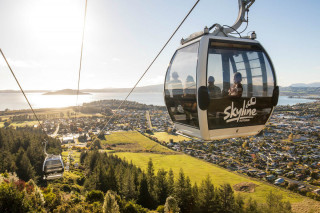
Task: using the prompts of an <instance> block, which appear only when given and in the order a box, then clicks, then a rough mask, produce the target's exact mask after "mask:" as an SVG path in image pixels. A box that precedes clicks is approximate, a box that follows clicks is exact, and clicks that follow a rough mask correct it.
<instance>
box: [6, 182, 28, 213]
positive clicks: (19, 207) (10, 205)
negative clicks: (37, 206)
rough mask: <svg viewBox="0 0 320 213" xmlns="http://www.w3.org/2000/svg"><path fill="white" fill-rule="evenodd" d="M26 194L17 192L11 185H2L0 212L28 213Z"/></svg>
mask: <svg viewBox="0 0 320 213" xmlns="http://www.w3.org/2000/svg"><path fill="white" fill-rule="evenodd" d="M27 211H28V207H27V206H26V204H25V203H24V193H23V192H22V191H21V192H20V191H19V190H17V189H16V188H15V187H14V186H13V185H12V184H11V183H5V182H2V183H1V184H0V212H27Z"/></svg>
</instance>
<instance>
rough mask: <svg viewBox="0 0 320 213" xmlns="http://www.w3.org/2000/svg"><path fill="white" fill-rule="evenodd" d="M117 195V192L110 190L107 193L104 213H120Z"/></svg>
mask: <svg viewBox="0 0 320 213" xmlns="http://www.w3.org/2000/svg"><path fill="white" fill-rule="evenodd" d="M116 195H117V193H116V192H113V191H110V190H109V191H108V192H107V194H106V196H105V197H104V203H103V213H120V210H119V205H118V202H117V200H116Z"/></svg>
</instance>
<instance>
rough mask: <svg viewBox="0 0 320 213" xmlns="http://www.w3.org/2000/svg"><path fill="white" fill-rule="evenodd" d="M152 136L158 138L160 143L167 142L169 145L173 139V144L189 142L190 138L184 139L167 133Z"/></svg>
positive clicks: (156, 133) (157, 133)
mask: <svg viewBox="0 0 320 213" xmlns="http://www.w3.org/2000/svg"><path fill="white" fill-rule="evenodd" d="M152 136H154V137H156V138H158V140H159V141H165V142H167V143H169V142H170V139H172V140H173V142H180V141H184V140H189V138H186V137H183V136H181V135H171V134H168V133H167V132H155V133H154V134H153V135H152Z"/></svg>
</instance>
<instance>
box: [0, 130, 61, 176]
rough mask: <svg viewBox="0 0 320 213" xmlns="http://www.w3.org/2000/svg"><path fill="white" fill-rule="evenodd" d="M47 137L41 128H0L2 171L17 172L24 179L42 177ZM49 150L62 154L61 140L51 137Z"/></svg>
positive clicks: (0, 167)
mask: <svg viewBox="0 0 320 213" xmlns="http://www.w3.org/2000/svg"><path fill="white" fill-rule="evenodd" d="M45 139H46V136H45V134H44V133H42V132H41V130H40V129H34V128H31V127H23V128H19V127H17V129H13V128H0V162H1V163H0V173H4V172H15V173H16V174H17V175H18V177H19V178H20V179H22V180H24V181H28V180H30V179H33V180H38V179H41V177H42V165H43V161H44V159H45V154H44V144H43V142H44V141H45ZM47 152H48V153H50V154H51V153H52V154H60V153H61V145H60V141H59V140H56V139H53V138H50V139H49V141H48V146H47Z"/></svg>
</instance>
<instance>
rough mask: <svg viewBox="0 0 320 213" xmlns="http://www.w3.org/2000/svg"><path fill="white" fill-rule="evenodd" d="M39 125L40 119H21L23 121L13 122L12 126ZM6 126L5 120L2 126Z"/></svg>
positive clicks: (0, 123)
mask: <svg viewBox="0 0 320 213" xmlns="http://www.w3.org/2000/svg"><path fill="white" fill-rule="evenodd" d="M34 125H39V123H38V121H21V122H12V123H11V124H10V127H13V128H16V127H25V126H34ZM2 127H4V122H0V128H2Z"/></svg>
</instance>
